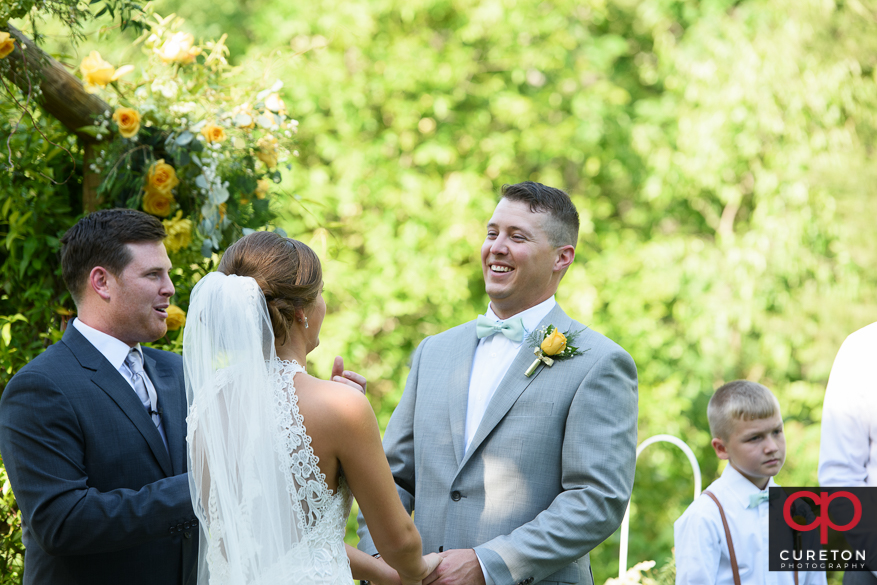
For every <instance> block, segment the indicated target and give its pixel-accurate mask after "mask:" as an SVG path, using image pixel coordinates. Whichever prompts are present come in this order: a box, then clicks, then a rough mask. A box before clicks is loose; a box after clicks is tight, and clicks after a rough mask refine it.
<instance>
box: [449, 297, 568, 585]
mask: <svg viewBox="0 0 877 585" xmlns="http://www.w3.org/2000/svg"><path fill="white" fill-rule="evenodd" d="M556 304H557V302H556V301H555V300H554V296H553V295H552V297H551V298H549V299H547V300H545V301H542V302H541V303H539V304H538V305H536V306H535V307H530V308H529V309H527V310H526V311H522V312H520V313H518V314H517V315H512V317H510V318H514V317H520V318H521V320H522V321H523V323H524V339H522V340H521V341H512V340H511V339H509V338H508V337H506V336H505V335H503V334H502V333H494V334H493V335H491V336H489V337H484V338H482V339H479V340H478V345H477V346H476V347H475V357H474V358H473V359H472V374H471V375H470V376H469V400H468V402H467V404H466V451H468V450H469V444H470V443H472V438H473V437H474V436H475V432H476V431H477V430H478V425H480V424H481V419H483V418H484V413H485V412H486V411H487V405H488V404H490V399H491V398H493V395H494V394H496V389H497V387H498V386H499V383H500V382H501V381H502V379H503V377H505V375H506V372H508V370H509V366H511V365H512V362H513V361H515V357H516V356H517V355H518V351H519V350H520V349H521V346H522V345H523V344H524V340H526V338H527V335H529V334H530V332H531V331H533V330H534V329H536V326H537V325H539V322H540V321H542V319H544V318H545V317H546V315H548V313H550V312H551V309H553V308H554V305H556ZM486 316H487V318H488V319H493V320H495V321H497V322H499V321H504V319H500V318H499V317H497V316H496V313H494V312H493V309H492V308H491V307H490V306H488V307H487V313H486ZM533 359H534V360H535V359H536V356H535V355H534V356H533ZM528 365H529V364H528ZM521 373H522V374H523V372H521ZM476 556H477V554H476ZM478 563H479V564H480V565H481V572H482V573H483V574H484V582H485V585H494V583H493V578H491V576H490V575H489V574H488V573H487V569H486V568H485V567H484V563H483V562H481V559H480V558H479V559H478Z"/></svg>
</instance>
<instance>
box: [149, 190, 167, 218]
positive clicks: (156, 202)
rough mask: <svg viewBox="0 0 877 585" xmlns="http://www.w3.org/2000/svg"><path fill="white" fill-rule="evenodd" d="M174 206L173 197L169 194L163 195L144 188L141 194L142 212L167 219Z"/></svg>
mask: <svg viewBox="0 0 877 585" xmlns="http://www.w3.org/2000/svg"><path fill="white" fill-rule="evenodd" d="M173 204H174V196H173V194H171V193H170V192H168V193H165V192H164V191H159V190H157V189H153V188H152V187H146V189H145V192H144V193H143V211H145V212H146V213H149V214H151V215H157V216H158V217H167V216H169V215H170V214H171V206H172V205H173Z"/></svg>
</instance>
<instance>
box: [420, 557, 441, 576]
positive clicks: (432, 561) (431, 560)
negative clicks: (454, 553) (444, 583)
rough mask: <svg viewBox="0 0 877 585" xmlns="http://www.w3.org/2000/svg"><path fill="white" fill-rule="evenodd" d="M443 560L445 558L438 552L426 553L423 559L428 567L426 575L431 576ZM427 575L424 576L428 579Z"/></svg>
mask: <svg viewBox="0 0 877 585" xmlns="http://www.w3.org/2000/svg"><path fill="white" fill-rule="evenodd" d="M442 560H443V558H442V557H441V556H439V554H438V553H430V554H428V555H424V557H423V561H424V562H425V563H426V567H427V571H426V577H429V576H430V575H432V574H433V573H434V572H435V570H436V568H437V567H438V566H439V565H440V564H442ZM426 577H424V579H426Z"/></svg>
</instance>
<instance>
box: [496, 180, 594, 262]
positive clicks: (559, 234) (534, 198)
mask: <svg viewBox="0 0 877 585" xmlns="http://www.w3.org/2000/svg"><path fill="white" fill-rule="evenodd" d="M502 198H503V199H508V200H509V201H522V202H524V203H527V204H529V205H530V211H531V212H532V213H548V214H549V215H550V216H551V225H550V226H548V230H547V231H548V238H549V241H550V242H551V245H552V246H554V247H555V248H558V247H560V246H573V247H575V245H576V243H577V242H578V241H579V212H578V210H576V206H575V205H574V204H573V202H572V200H571V199H570V198H569V195H567V194H566V192H565V191H561V190H560V189H555V188H554V187H548V186H547V185H543V184H542V183H534V182H533V181H524V182H523V183H516V184H515V185H503V186H502Z"/></svg>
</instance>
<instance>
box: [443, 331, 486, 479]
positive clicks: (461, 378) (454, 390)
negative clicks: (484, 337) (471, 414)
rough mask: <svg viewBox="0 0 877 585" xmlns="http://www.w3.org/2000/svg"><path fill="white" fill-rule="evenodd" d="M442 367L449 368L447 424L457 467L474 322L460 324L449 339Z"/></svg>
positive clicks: (475, 341) (463, 437)
mask: <svg viewBox="0 0 877 585" xmlns="http://www.w3.org/2000/svg"><path fill="white" fill-rule="evenodd" d="M451 343H452V345H451V347H450V348H449V351H448V360H447V362H446V363H448V364H451V366H450V368H449V369H450V379H449V380H448V382H449V383H448V388H449V390H450V391H449V393H448V414H449V416H450V421H451V436H452V437H453V439H454V455H455V456H456V458H457V464H458V465H459V464H460V462H461V461H462V460H463V450H464V449H465V445H466V408H467V406H468V404H469V378H470V376H471V374H472V360H473V359H474V358H475V347H476V346H477V345H478V336H477V335H476V334H475V321H470V322H469V323H466V324H464V325H463V326H462V327H460V329H459V333H458V335H456V336H455V337H454V338H452V339H451Z"/></svg>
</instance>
